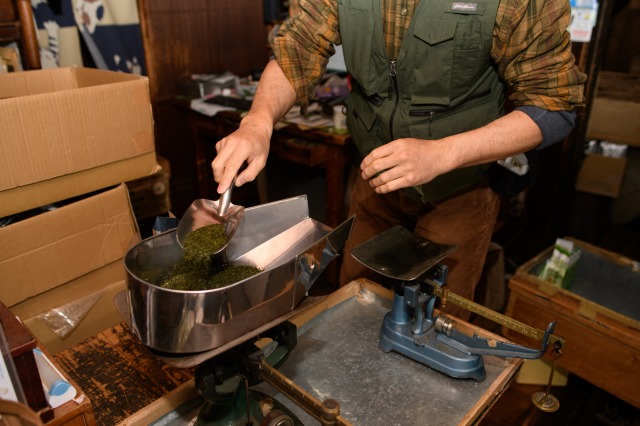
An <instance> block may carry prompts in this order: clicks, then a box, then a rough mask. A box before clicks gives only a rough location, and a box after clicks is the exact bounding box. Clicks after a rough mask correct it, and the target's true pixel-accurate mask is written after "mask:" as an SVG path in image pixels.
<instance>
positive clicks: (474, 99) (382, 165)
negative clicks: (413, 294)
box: [212, 0, 586, 319]
mask: <svg viewBox="0 0 640 426" xmlns="http://www.w3.org/2000/svg"><path fill="white" fill-rule="evenodd" d="M570 18H571V11H570V7H569V2H568V1H567V0H501V1H500V0H487V1H482V2H480V1H477V0H470V1H466V0H463V1H455V0H454V1H452V0H428V1H427V0H422V1H420V0H302V1H301V3H300V12H299V13H298V14H296V15H295V16H294V17H292V18H290V19H289V20H288V21H286V22H285V23H284V24H283V25H282V27H281V28H280V29H279V30H278V32H277V33H276V34H275V35H274V38H273V40H272V48H273V51H274V55H275V59H274V60H272V61H270V62H269V63H268V65H267V67H266V68H265V71H264V73H263V76H262V78H261V80H260V83H259V85H258V90H257V93H256V96H255V98H254V101H253V106H252V108H251V111H250V112H249V113H248V114H247V116H246V117H245V118H244V119H243V121H242V123H241V125H240V128H239V129H238V131H236V132H235V133H233V134H231V135H230V136H228V137H226V138H224V139H222V140H221V141H219V142H218V144H217V145H216V149H217V152H218V154H217V156H216V158H215V159H214V161H213V163H212V168H213V173H214V177H215V179H216V181H217V182H219V186H218V192H220V193H222V192H223V191H224V190H225V189H226V188H227V187H228V186H229V184H230V183H231V180H232V178H233V176H234V175H235V174H236V172H237V170H238V169H239V167H240V166H241V165H242V164H243V162H245V161H246V162H247V164H248V167H247V168H246V169H245V170H244V171H242V172H241V173H240V174H239V175H238V177H237V180H236V184H237V185H242V184H243V183H245V182H248V181H250V180H253V179H254V178H255V177H256V175H257V174H258V172H259V171H260V170H261V169H262V168H263V167H264V166H265V164H266V160H267V155H268V150H269V140H270V137H271V134H272V131H273V125H274V124H275V123H276V122H277V121H278V120H279V119H280V118H281V117H282V116H283V115H284V114H285V113H286V112H287V111H288V110H289V108H290V107H291V106H293V105H294V103H296V101H297V102H298V103H299V104H300V105H302V107H303V108H305V107H306V106H307V105H308V103H309V100H310V98H311V95H312V93H313V90H314V88H315V86H316V84H317V82H318V81H319V79H320V78H321V77H322V76H323V74H324V70H325V66H326V63H327V61H328V58H329V57H330V56H331V55H332V54H333V53H334V48H333V44H342V48H343V52H344V56H345V63H346V65H347V69H348V70H349V73H350V75H351V77H352V87H353V88H352V92H351V94H350V95H349V97H348V98H347V100H346V102H345V104H346V107H347V124H348V127H349V131H350V132H351V135H352V136H353V139H354V142H355V144H356V147H357V148H358V152H359V154H360V159H361V163H360V172H361V173H360V178H359V179H357V180H356V182H355V185H354V187H353V189H352V196H351V202H350V215H351V214H355V215H356V221H355V224H354V229H353V232H352V235H351V238H350V239H349V241H348V242H347V245H346V247H345V256H344V259H343V265H342V270H341V283H342V284H346V283H348V282H349V281H350V280H351V279H354V278H357V277H360V276H366V275H369V273H368V271H366V268H364V267H362V266H361V265H360V264H358V262H356V261H355V260H354V259H353V258H352V257H351V256H350V255H349V252H350V250H351V249H352V248H353V247H356V246H357V245H359V244H361V243H362V242H364V241H366V240H368V239H369V238H371V237H372V236H374V235H377V234H379V233H380V232H382V231H384V230H385V229H387V228H390V227H391V226H393V225H395V224H401V225H403V226H405V227H407V228H408V229H410V230H412V231H415V232H417V233H418V234H420V235H422V236H423V237H425V238H427V239H429V240H431V241H433V242H437V243H442V244H457V245H458V246H459V248H458V250H457V251H456V252H454V253H453V254H452V255H450V256H449V257H448V258H447V259H446V260H445V261H444V263H445V264H446V265H447V266H448V267H449V278H448V281H447V283H448V286H449V288H450V290H451V291H453V292H455V293H457V294H460V295H461V296H463V297H466V298H469V299H473V293H474V290H475V286H476V284H477V281H478V279H479V277H480V274H481V272H482V266H483V263H484V258H485V254H486V252H487V248H488V245H489V242H490V239H491V234H492V231H493V228H494V224H495V221H496V217H497V214H498V205H499V195H497V194H496V193H495V192H494V191H492V190H491V188H490V186H489V182H488V178H487V175H488V169H489V167H490V165H491V164H492V163H493V162H495V161H496V160H500V159H504V158H507V157H510V156H514V155H516V154H518V153H524V152H528V151H531V150H534V149H540V148H543V147H545V146H548V145H550V144H552V143H555V142H557V141H560V140H562V139H563V138H564V137H565V136H566V135H567V134H568V133H569V131H570V130H571V128H572V127H573V121H574V117H575V113H574V112H573V111H574V108H575V107H576V106H579V105H581V104H582V102H583V84H584V81H585V79H586V76H585V75H584V74H582V73H580V72H579V70H578V69H577V68H576V66H575V60H574V57H573V55H572V53H571V42H570V36H569V33H568V32H567V31H566V28H567V26H568V24H569V21H570ZM505 86H508V87H509V88H510V90H511V92H512V94H511V95H510V100H511V101H512V103H513V104H514V105H515V110H513V111H511V112H509V113H507V114H504V101H505V99H504V93H505ZM449 312H450V313H452V314H454V315H456V316H458V317H461V318H463V319H465V318H468V312H466V311H463V310H460V309H457V308H453V309H449Z"/></svg>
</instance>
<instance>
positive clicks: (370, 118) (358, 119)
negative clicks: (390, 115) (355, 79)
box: [344, 94, 380, 158]
mask: <svg viewBox="0 0 640 426" xmlns="http://www.w3.org/2000/svg"><path fill="white" fill-rule="evenodd" d="M344 104H345V106H346V107H347V128H348V129H349V133H351V137H352V138H353V142H354V144H355V145H356V148H357V149H358V152H359V153H360V155H361V156H362V158H364V157H365V156H366V155H367V154H369V153H370V152H371V151H373V150H374V149H375V148H377V147H378V146H380V142H377V141H378V130H377V125H376V116H375V114H374V112H373V111H372V110H371V106H370V105H369V104H368V102H367V101H366V100H365V99H363V98H362V97H360V96H358V95H354V94H351V95H349V96H347V98H346V99H345V102H344Z"/></svg>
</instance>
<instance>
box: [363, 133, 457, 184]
mask: <svg viewBox="0 0 640 426" xmlns="http://www.w3.org/2000/svg"><path fill="white" fill-rule="evenodd" d="M446 154H447V152H446V150H445V151H444V152H443V150H442V141H438V140H422V139H413V138H409V139H397V140H395V141H392V142H389V143H388V144H385V145H383V146H381V147H379V148H376V149H374V150H373V151H372V152H371V153H370V154H369V155H367V156H366V157H365V159H364V160H362V163H361V164H360V170H361V171H362V178H363V179H365V180H367V179H368V180H369V185H371V187H372V188H374V189H375V191H376V192H377V193H378V194H385V193H387V192H391V191H395V190H398V189H402V188H408V187H411V186H416V185H421V184H423V183H427V182H429V181H431V180H433V179H434V178H436V177H437V176H439V175H441V174H442V173H445V172H447V171H449V170H451V169H450V168H448V166H447V164H448V161H447V159H446V158H444V157H445V156H446Z"/></svg>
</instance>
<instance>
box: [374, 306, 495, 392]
mask: <svg viewBox="0 0 640 426" xmlns="http://www.w3.org/2000/svg"><path fill="white" fill-rule="evenodd" d="M393 318H394V314H393V312H389V313H387V314H386V315H385V317H384V321H383V323H382V327H381V329H380V343H379V347H380V349H382V350H383V351H384V352H390V351H394V352H397V353H399V354H402V355H404V356H406V357H407V358H410V359H412V360H414V361H417V362H419V363H421V364H424V365H426V366H428V367H430V368H433V369H434V370H436V371H439V372H441V373H444V374H446V375H447V376H450V377H454V378H457V379H474V380H476V381H478V382H481V381H483V380H484V379H485V377H486V372H485V369H484V361H483V360H482V356H480V355H473V354H467V353H466V352H462V351H460V350H458V349H456V348H453V347H451V346H449V345H447V344H445V343H442V342H441V341H439V340H438V332H437V331H436V330H435V329H434V328H433V326H431V327H430V328H429V329H428V330H427V331H426V332H424V333H422V334H420V335H415V334H413V333H412V332H411V324H410V323H406V324H399V323H397V322H395V321H393Z"/></svg>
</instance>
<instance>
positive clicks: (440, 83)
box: [411, 19, 456, 105]
mask: <svg viewBox="0 0 640 426" xmlns="http://www.w3.org/2000/svg"><path fill="white" fill-rule="evenodd" d="M455 33H456V23H455V22H453V21H446V20H438V19H417V20H416V22H415V30H414V38H415V39H416V42H415V43H414V45H415V47H414V53H413V61H414V63H415V64H416V66H415V67H414V69H413V91H412V92H411V97H412V101H413V103H414V104H436V105H449V100H450V98H451V96H450V87H451V79H452V68H453V52H454V36H455Z"/></svg>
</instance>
